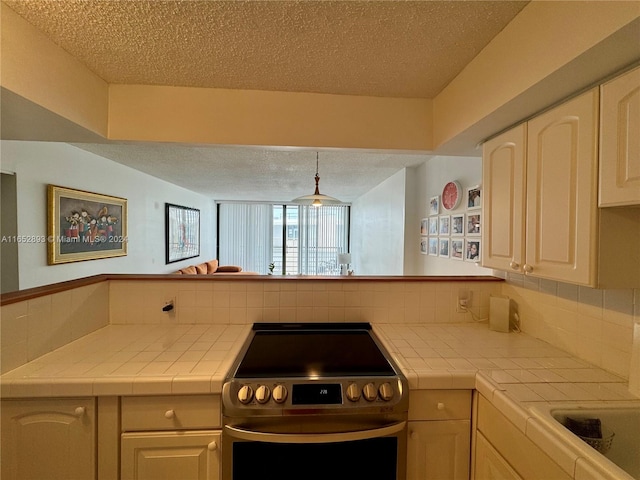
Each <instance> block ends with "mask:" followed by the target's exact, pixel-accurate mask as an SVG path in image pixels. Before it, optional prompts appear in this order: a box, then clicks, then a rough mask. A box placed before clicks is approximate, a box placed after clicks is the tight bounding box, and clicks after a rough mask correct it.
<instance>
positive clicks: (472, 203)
mask: <svg viewBox="0 0 640 480" xmlns="http://www.w3.org/2000/svg"><path fill="white" fill-rule="evenodd" d="M481 194H482V188H481V187H480V185H476V186H475V187H470V188H467V208H468V209H469V210H473V209H476V208H480V207H482V197H481Z"/></svg>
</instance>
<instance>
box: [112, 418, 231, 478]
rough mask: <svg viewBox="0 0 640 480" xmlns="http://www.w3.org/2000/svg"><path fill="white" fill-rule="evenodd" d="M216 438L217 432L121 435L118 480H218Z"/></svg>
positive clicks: (218, 460)
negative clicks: (119, 479) (178, 479)
mask: <svg viewBox="0 0 640 480" xmlns="http://www.w3.org/2000/svg"><path fill="white" fill-rule="evenodd" d="M220 437H221V432H220V431H219V430H217V431H184V432H143V433H124V434H122V441H121V471H120V474H121V476H120V478H121V479H122V480H134V479H135V480H162V479H166V480H172V479H176V478H180V479H185V480H187V479H192V480H218V479H219V478H220Z"/></svg>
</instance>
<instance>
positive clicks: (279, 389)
mask: <svg viewBox="0 0 640 480" xmlns="http://www.w3.org/2000/svg"><path fill="white" fill-rule="evenodd" d="M287 393H288V392H287V387H285V386H284V385H276V386H275V387H273V394H272V396H273V399H274V400H275V402H276V403H284V401H285V400H286V399H287Z"/></svg>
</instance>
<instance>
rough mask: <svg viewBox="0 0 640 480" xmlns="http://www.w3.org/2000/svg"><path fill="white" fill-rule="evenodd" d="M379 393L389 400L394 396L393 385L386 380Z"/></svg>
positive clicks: (382, 397) (383, 398)
mask: <svg viewBox="0 0 640 480" xmlns="http://www.w3.org/2000/svg"><path fill="white" fill-rule="evenodd" d="M378 393H379V394H380V398H381V399H382V400H384V401H385V402H388V401H389V400H391V399H392V398H393V387H392V386H391V384H389V383H388V382H385V383H383V384H382V385H380V387H379V388H378Z"/></svg>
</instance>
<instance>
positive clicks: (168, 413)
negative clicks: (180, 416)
mask: <svg viewBox="0 0 640 480" xmlns="http://www.w3.org/2000/svg"><path fill="white" fill-rule="evenodd" d="M175 416H176V412H175V411H174V410H167V411H166V412H164V418H169V419H171V418H174V417H175Z"/></svg>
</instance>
